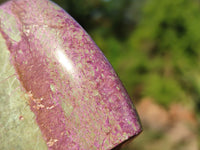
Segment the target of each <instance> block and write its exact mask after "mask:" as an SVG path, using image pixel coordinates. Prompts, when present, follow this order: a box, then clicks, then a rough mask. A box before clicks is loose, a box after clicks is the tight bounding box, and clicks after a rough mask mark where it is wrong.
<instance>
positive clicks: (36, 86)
mask: <svg viewBox="0 0 200 150" xmlns="http://www.w3.org/2000/svg"><path fill="white" fill-rule="evenodd" d="M0 21H1V26H0V31H1V34H2V37H3V39H4V40H5V41H6V45H7V48H8V50H9V52H10V60H11V64H12V65H13V66H14V70H15V75H16V77H17V79H18V81H19V83H20V89H21V91H22V92H24V93H25V94H26V95H27V96H28V98H27V99H28V105H29V106H30V110H31V111H32V112H33V113H34V115H35V118H32V119H35V121H36V123H37V125H38V126H39V129H40V131H41V133H42V137H43V139H44V141H45V143H46V145H47V147H48V149H52V150H79V149H80V150H88V149H90V150H108V149H112V148H114V147H115V146H117V145H119V144H120V143H122V142H124V141H126V140H127V139H129V138H131V137H133V136H135V135H137V134H139V133H140V132H141V125H140V122H139V120H138V116H137V113H136V110H135V108H134V107H133V105H132V103H131V100H130V98H129V96H128V95H127V92H126V90H125V89H124V87H123V85H122V84H121V81H120V80H119V78H118V77H117V75H116V73H115V72H114V70H113V68H112V66H111V65H110V63H109V62H108V60H107V59H106V58H105V56H104V55H103V53H102V52H101V51H100V50H99V48H98V47H97V46H96V44H95V43H94V42H93V40H92V39H91V38H90V37H89V35H88V34H87V33H86V32H85V31H84V29H83V28H82V27H81V26H80V25H79V24H78V23H77V22H76V21H75V20H74V19H73V18H72V17H71V16H70V15H68V14H67V13H66V12H65V11H64V10H62V9H61V8H60V7H58V6H57V5H55V4H54V3H52V2H50V1H47V0H13V1H9V2H7V3H5V4H4V5H2V6H1V7H0ZM0 121H1V120H0ZM8 146H9V145H8Z"/></svg>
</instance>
